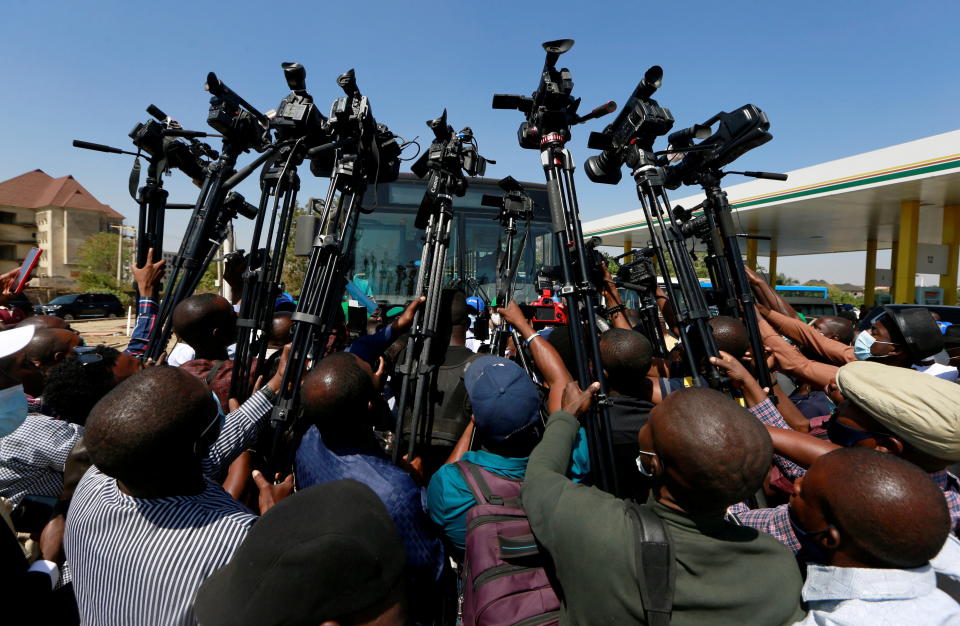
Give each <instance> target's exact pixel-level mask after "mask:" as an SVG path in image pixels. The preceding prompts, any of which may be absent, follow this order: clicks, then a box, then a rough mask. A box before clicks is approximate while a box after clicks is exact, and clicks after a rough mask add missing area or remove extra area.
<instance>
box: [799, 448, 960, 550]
mask: <svg viewBox="0 0 960 626" xmlns="http://www.w3.org/2000/svg"><path fill="white" fill-rule="evenodd" d="M817 463H818V464H819V463H824V464H825V465H826V468H824V469H826V471H828V473H829V483H828V484H827V487H826V489H824V492H823V493H822V494H821V495H822V501H821V506H822V508H823V514H824V517H825V518H826V519H827V521H828V522H830V523H832V524H834V525H836V526H837V528H838V530H839V531H840V533H841V534H842V536H843V540H844V541H848V542H850V543H851V544H852V546H853V547H854V548H855V551H856V553H857V556H859V558H860V560H861V561H863V562H864V563H865V564H866V566H867V567H876V568H902V569H912V568H915V567H921V566H922V565H925V564H926V563H927V562H928V561H929V560H930V559H932V558H933V557H934V556H936V555H937V553H938V552H940V549H941V548H942V547H943V543H944V542H945V541H946V540H947V536H948V535H949V534H950V527H951V522H950V512H949V510H948V509H947V503H946V500H945V499H944V497H943V492H942V491H941V490H940V488H939V487H938V486H937V485H936V484H935V483H934V482H933V481H932V480H931V479H930V475H929V474H927V473H925V472H924V471H923V470H921V469H920V468H919V467H917V466H916V465H914V464H913V463H910V462H908V461H905V460H903V459H901V458H899V457H896V456H894V455H892V454H885V453H883V452H879V451H877V450H871V449H868V448H841V449H839V450H834V451H833V452H830V453H828V454H826V455H824V456H822V457H821V458H820V459H818V460H817Z"/></svg>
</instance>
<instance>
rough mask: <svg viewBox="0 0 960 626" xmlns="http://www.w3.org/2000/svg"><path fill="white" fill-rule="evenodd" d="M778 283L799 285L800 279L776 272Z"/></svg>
mask: <svg viewBox="0 0 960 626" xmlns="http://www.w3.org/2000/svg"><path fill="white" fill-rule="evenodd" d="M777 284H778V285H799V284H800V281H799V280H797V279H796V278H794V277H792V276H787V275H786V274H784V273H783V272H777Z"/></svg>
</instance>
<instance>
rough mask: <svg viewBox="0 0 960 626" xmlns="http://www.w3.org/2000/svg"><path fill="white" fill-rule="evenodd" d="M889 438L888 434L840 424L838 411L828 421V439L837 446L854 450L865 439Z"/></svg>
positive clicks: (835, 410)
mask: <svg viewBox="0 0 960 626" xmlns="http://www.w3.org/2000/svg"><path fill="white" fill-rule="evenodd" d="M888 437H890V435H889V434H888V433H875V432H872V431H869V430H858V429H856V428H850V427H849V426H847V425H846V424H842V423H841V422H840V413H839V410H838V409H834V411H833V413H832V414H831V415H830V419H829V420H827V438H828V439H830V441H831V442H833V443H835V444H837V445H838V446H843V447H844V448H852V447H853V446H855V445H857V444H858V443H859V442H861V441H863V440H864V439H879V438H888Z"/></svg>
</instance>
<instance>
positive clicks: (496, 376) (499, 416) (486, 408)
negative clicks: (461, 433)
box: [463, 356, 540, 442]
mask: <svg viewBox="0 0 960 626" xmlns="http://www.w3.org/2000/svg"><path fill="white" fill-rule="evenodd" d="M463 384H464V386H465V387H466V388H467V395H469V396H470V403H471V404H472V405H473V418H474V422H475V423H476V425H477V433H478V434H479V435H480V436H481V438H483V439H485V440H487V441H495V442H497V441H503V440H505V439H507V438H508V437H510V436H511V435H513V434H514V433H518V432H520V431H521V430H524V429H525V428H527V427H529V426H530V425H531V424H533V423H535V422H536V421H537V420H539V419H540V395H539V394H538V393H537V388H536V386H534V384H533V381H532V380H530V377H529V376H527V373H526V372H525V371H523V368H521V367H520V366H519V365H517V364H516V363H514V362H513V361H511V360H509V359H505V358H503V357H498V356H484V357H480V358H479V359H477V360H475V361H473V362H472V363H469V364H468V366H467V369H466V371H465V372H464V374H463Z"/></svg>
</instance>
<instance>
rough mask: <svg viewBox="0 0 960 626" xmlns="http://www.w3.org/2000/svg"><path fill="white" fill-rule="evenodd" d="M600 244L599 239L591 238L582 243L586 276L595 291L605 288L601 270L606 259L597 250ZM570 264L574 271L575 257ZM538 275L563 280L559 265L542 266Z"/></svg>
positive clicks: (575, 265)
mask: <svg viewBox="0 0 960 626" xmlns="http://www.w3.org/2000/svg"><path fill="white" fill-rule="evenodd" d="M601 243H602V240H601V239H600V237H591V238H590V239H587V240H586V241H584V242H583V252H584V255H585V256H586V259H587V276H588V278H589V280H590V283H591V284H592V285H593V286H594V287H595V288H596V289H597V291H602V290H603V289H604V287H605V285H604V280H605V279H604V277H603V268H604V266H605V265H606V264H607V259H606V257H605V256H603V253H601V252H600V251H599V250H597V247H598V246H600V245H601ZM571 264H572V268H574V270H575V269H576V267H577V265H578V262H577V259H576V257H574V258H573V259H572V260H571ZM539 274H540V275H542V276H545V277H547V278H550V279H552V280H556V281H562V280H563V270H562V269H561V266H559V265H544V266H542V267H541V268H540V271H539ZM537 288H538V289H539V288H540V287H539V286H538V287H537Z"/></svg>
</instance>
